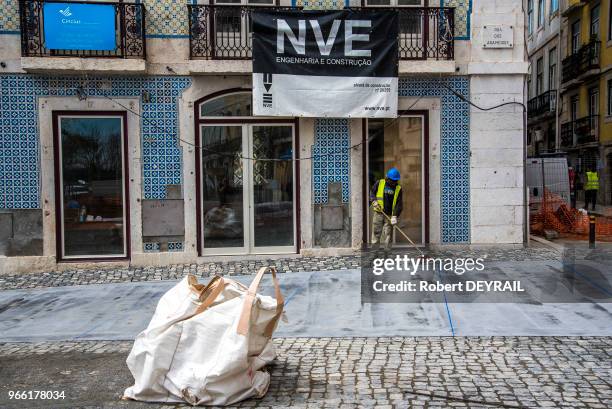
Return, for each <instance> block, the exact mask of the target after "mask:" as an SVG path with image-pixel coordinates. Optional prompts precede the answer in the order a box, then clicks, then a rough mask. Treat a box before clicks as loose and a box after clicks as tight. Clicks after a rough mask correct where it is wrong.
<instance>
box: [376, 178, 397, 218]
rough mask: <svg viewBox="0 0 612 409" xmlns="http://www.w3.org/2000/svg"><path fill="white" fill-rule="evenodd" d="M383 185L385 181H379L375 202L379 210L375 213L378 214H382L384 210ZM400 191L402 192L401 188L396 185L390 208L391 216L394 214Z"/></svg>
mask: <svg viewBox="0 0 612 409" xmlns="http://www.w3.org/2000/svg"><path fill="white" fill-rule="evenodd" d="M385 183H386V182H385V179H381V180H380V181H379V182H378V190H377V191H376V201H377V202H378V208H379V209H381V210H377V211H378V212H380V213H382V211H383V209H384V208H385V202H384V197H385ZM400 190H402V187H401V186H400V184H399V183H398V184H397V185H396V186H395V193H394V194H393V205H392V206H391V215H394V214H395V205H396V204H397V197H398V196H399V192H400Z"/></svg>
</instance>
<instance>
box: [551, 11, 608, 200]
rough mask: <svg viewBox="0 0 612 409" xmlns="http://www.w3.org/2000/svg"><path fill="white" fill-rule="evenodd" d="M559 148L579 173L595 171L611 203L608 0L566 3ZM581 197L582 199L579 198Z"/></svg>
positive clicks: (601, 191)
mask: <svg viewBox="0 0 612 409" xmlns="http://www.w3.org/2000/svg"><path fill="white" fill-rule="evenodd" d="M561 6H562V8H561V14H562V18H563V22H562V29H561V37H560V42H561V43H562V44H563V47H562V48H563V50H564V51H563V59H562V62H561V76H560V86H559V89H560V98H561V100H560V110H559V111H560V112H559V117H560V122H561V125H560V135H559V144H560V145H559V147H560V149H561V150H562V151H564V152H566V153H567V156H568V162H569V164H570V165H572V166H573V167H574V168H575V169H576V171H577V173H578V174H579V175H584V173H585V172H586V171H587V170H589V168H596V169H597V171H598V173H599V175H600V189H599V195H598V203H600V204H606V205H609V204H612V177H611V176H612V29H611V28H610V25H611V18H612V15H611V13H612V10H611V7H610V1H609V0H601V1H574V0H565V1H563V2H562V3H561ZM580 199H581V197H580Z"/></svg>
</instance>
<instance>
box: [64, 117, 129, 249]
mask: <svg viewBox="0 0 612 409" xmlns="http://www.w3.org/2000/svg"><path fill="white" fill-rule="evenodd" d="M126 120H127V114H126V113H125V112H117V113H116V114H112V115H111V114H107V113H102V112H100V113H96V112H93V111H90V112H88V113H87V114H83V113H78V112H71V111H60V112H58V111H55V112H53V122H54V123H56V124H57V127H56V129H55V130H54V131H55V135H54V137H55V142H56V143H55V144H54V145H55V146H54V153H55V155H56V158H59V160H58V161H56V162H55V167H56V169H55V170H56V174H57V175H60V177H59V178H58V180H56V182H55V183H56V184H57V185H56V189H57V191H58V192H61V193H60V195H59V197H57V198H56V200H57V208H58V210H59V221H60V222H59V223H58V226H57V227H58V232H57V234H58V242H59V251H58V254H57V256H58V257H60V258H62V259H68V258H72V259H79V258H113V257H114V258H124V257H128V256H129V250H128V249H129V246H128V243H129V230H128V225H129V223H128V221H129V218H128V208H127V207H126V203H129V202H128V201H127V190H126V188H127V178H128V175H127V171H128V166H127V160H126V158H125V152H127V149H126V143H127V135H126V132H125V131H126V130H127V126H126Z"/></svg>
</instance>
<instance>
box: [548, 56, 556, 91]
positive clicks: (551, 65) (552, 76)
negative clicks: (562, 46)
mask: <svg viewBox="0 0 612 409" xmlns="http://www.w3.org/2000/svg"><path fill="white" fill-rule="evenodd" d="M548 89H549V90H551V89H557V48H556V47H555V48H552V49H551V50H550V51H549V52H548Z"/></svg>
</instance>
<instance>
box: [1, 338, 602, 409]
mask: <svg viewBox="0 0 612 409" xmlns="http://www.w3.org/2000/svg"><path fill="white" fill-rule="evenodd" d="M275 343H276V345H277V347H278V355H279V356H278V358H277V360H276V362H275V364H274V365H273V366H272V367H271V368H270V370H271V374H272V382H271V385H270V389H269V391H268V394H267V395H266V396H265V397H264V398H263V399H261V400H248V401H245V402H243V403H241V404H240V405H239V406H240V407H252V406H255V407H265V408H273V407H276V408H285V407H308V408H311V407H312V408H319V407H328V408H353V407H376V408H391V407H396V408H409V407H411V408H448V407H469V408H491V407H504V408H519V407H520V408H608V407H610V406H611V405H612V389H611V387H610V382H611V381H612V379H611V371H612V340H611V339H610V338H596V337H590V338H576V337H482V338H472V337H469V338H450V337H418V338H413V337H407V338H395V337H394V338H351V339H348V338H318V339H314V338H285V339H277V340H276V342H275ZM130 347H131V343H130V342H66V343H38V344H0V367H2V368H3V369H2V372H1V375H0V389H1V390H2V391H3V394H2V396H1V397H0V407H3V408H13V407H15V408H16V407H25V406H23V402H21V403H20V402H17V401H14V400H13V401H10V400H9V399H8V398H7V392H8V391H9V390H31V389H40V390H45V389H47V390H48V389H52V390H65V392H66V399H65V400H64V401H63V402H54V403H53V404H52V403H50V402H46V403H45V402H42V401H37V402H28V405H26V406H28V407H32V408H33V407H43V406H44V405H47V406H46V407H71V408H76V407H88V408H98V407H112V408H144V407H150V406H147V405H146V404H143V403H139V402H126V401H120V400H119V398H120V395H121V393H122V392H123V389H124V388H125V387H127V386H129V384H130V382H131V381H132V379H131V375H130V373H129V371H128V370H127V367H126V366H125V363H124V360H125V357H126V355H127V353H128V352H129V349H130ZM56 404H57V405H56ZM20 405H21V406H20ZM158 407H162V408H170V407H175V406H168V405H160V406H158Z"/></svg>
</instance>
